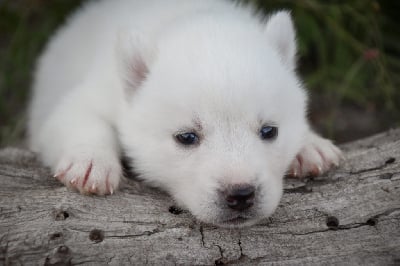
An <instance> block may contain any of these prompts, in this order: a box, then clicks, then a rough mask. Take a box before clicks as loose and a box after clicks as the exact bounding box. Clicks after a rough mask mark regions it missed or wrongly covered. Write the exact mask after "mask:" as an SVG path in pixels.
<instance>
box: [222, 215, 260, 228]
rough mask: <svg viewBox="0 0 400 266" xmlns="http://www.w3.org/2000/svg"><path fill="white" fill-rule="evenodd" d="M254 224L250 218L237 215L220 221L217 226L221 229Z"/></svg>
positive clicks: (253, 220)
mask: <svg viewBox="0 0 400 266" xmlns="http://www.w3.org/2000/svg"><path fill="white" fill-rule="evenodd" d="M254 222H255V219H254V218H252V217H246V216H241V215H238V216H236V217H234V218H229V219H227V220H223V221H221V222H220V223H219V225H220V226H221V227H245V226H250V225H252V224H253V223H254Z"/></svg>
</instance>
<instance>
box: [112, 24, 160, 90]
mask: <svg viewBox="0 0 400 266" xmlns="http://www.w3.org/2000/svg"><path fill="white" fill-rule="evenodd" d="M155 50H156V49H155V48H154V47H153V46H152V45H151V44H150V41H149V40H148V39H147V38H146V37H145V36H143V35H142V34H140V33H132V32H127V31H124V32H120V33H119V35H118V40H117V47H116V53H117V61H118V65H119V72H120V73H121V78H122V81H123V86H124V90H125V92H126V93H127V94H128V95H131V94H132V93H133V92H134V91H135V90H136V89H137V88H139V87H140V85H142V83H143V82H144V81H145V80H146V78H147V75H148V74H149V67H150V65H151V63H152V61H153V59H154V56H155V53H156V51H155Z"/></svg>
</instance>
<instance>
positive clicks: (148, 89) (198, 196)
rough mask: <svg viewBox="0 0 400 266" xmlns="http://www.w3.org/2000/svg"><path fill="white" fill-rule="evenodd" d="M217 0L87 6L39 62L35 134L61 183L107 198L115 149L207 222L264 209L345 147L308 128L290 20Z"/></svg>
mask: <svg viewBox="0 0 400 266" xmlns="http://www.w3.org/2000/svg"><path fill="white" fill-rule="evenodd" d="M253 11H254V10H253V9H252V8H250V7H244V6H240V5H236V4H234V3H232V2H230V1H224V0H219V1H216V0H202V1H198V0H168V1H164V0H115V1H105V0H103V1H95V2H91V3H90V4H88V5H86V6H85V7H83V8H81V9H80V11H78V12H77V13H76V14H75V15H73V16H72V17H71V18H70V20H69V21H68V22H67V23H66V25H65V26H64V27H63V28H62V29H61V30H59V31H58V33H57V34H56V35H55V36H54V38H53V39H52V41H51V42H50V43H49V45H48V46H47V49H46V50H45V52H44V54H43V55H42V57H41V58H40V60H39V64H38V68H37V71H36V75H35V83H34V92H33V98H32V102H31V106H30V123H29V131H30V143H31V147H32V149H33V150H35V151H38V152H39V153H40V155H41V157H42V160H43V162H44V163H45V164H46V165H49V166H50V167H51V168H52V170H53V171H54V173H55V176H56V177H57V178H58V179H59V180H60V181H61V182H63V183H64V184H65V185H67V186H68V187H71V188H75V189H77V190H79V191H80V192H81V193H93V194H99V195H103V194H112V193H113V192H114V191H115V190H116V189H117V188H118V184H119V182H120V179H121V177H122V169H121V164H120V160H119V157H120V154H121V153H122V152H123V153H124V154H126V155H127V156H128V157H129V158H131V159H132V162H133V167H134V169H135V172H137V173H138V174H139V175H140V176H141V177H142V178H143V179H144V180H146V181H148V182H149V183H151V184H153V185H156V186H159V187H161V188H163V189H165V190H167V191H168V192H169V193H170V194H171V195H172V196H173V197H174V199H175V200H176V201H177V203H178V204H180V205H181V206H183V207H185V208H188V209H189V210H190V211H191V212H192V213H193V214H194V215H195V216H196V217H197V218H199V219H200V220H202V221H205V222H209V223H214V224H218V225H222V226H243V225H250V224H253V223H255V222H257V221H258V220H259V219H261V218H264V217H266V216H268V215H270V214H271V213H272V212H273V211H274V209H275V208H276V207H277V205H278V203H279V200H280V198H281V194H282V180H283V176H284V175H285V173H287V172H288V171H289V173H291V174H292V175H295V176H299V177H302V176H306V175H309V174H313V175H316V174H320V173H323V172H325V171H327V170H328V169H329V168H330V167H331V166H332V165H337V164H338V162H339V158H340V151H339V150H338V149H337V148H336V147H335V146H334V145H333V144H332V143H331V142H330V141H328V140H326V139H323V138H321V137H319V136H317V135H316V134H315V133H313V132H312V131H311V129H310V127H309V126H308V123H307V120H306V102H307V99H306V93H305V91H304V90H303V88H302V85H301V81H300V80H299V79H298V77H297V76H296V73H295V54H296V44H295V32H294V29H293V25H292V21H291V18H290V15H289V14H288V13H287V12H278V13H275V14H273V15H272V16H270V17H269V19H268V20H267V21H265V20H263V19H262V17H261V16H259V15H255V12H253Z"/></svg>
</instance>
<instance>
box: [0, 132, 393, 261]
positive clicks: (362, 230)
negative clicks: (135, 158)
mask: <svg viewBox="0 0 400 266" xmlns="http://www.w3.org/2000/svg"><path fill="white" fill-rule="evenodd" d="M342 148H343V150H344V151H345V156H346V160H345V162H344V163H343V164H342V166H341V167H340V168H339V169H337V170H335V171H332V172H331V173H329V174H328V175H327V176H324V177H320V178H317V179H314V180H306V181H303V182H300V181H297V182H296V181H293V180H287V182H286V183H287V184H286V189H285V192H286V193H284V196H283V199H282V201H281V204H280V207H279V208H278V209H277V211H276V212H275V214H274V215H273V216H272V217H271V218H270V219H268V220H266V221H264V222H262V223H261V224H259V225H257V226H253V227H251V228H246V229H241V230H227V229H219V228H216V227H213V226H208V225H202V224H199V223H198V222H196V220H195V219H193V218H192V216H191V215H190V214H189V213H188V212H186V211H184V212H182V213H180V214H173V213H171V212H169V208H170V206H172V205H173V201H172V200H171V199H170V197H169V196H167V195H165V194H164V193H161V192H159V191H157V190H154V189H150V188H147V187H146V186H144V185H142V184H140V183H139V182H138V181H133V180H129V181H127V182H126V184H125V186H124V188H123V189H122V191H121V192H119V193H117V194H116V195H113V196H108V197H88V196H82V195H79V194H78V193H75V192H71V191H68V190H67V189H66V188H65V187H63V186H62V185H61V184H59V183H58V182H57V181H56V180H53V178H52V177H51V176H50V174H49V172H48V170H46V169H45V168H43V167H41V166H40V164H39V163H38V162H37V161H36V160H35V156H34V154H32V153H30V152H28V151H25V150H21V149H13V148H9V149H3V150H1V151H0V264H5V265H43V264H45V265H65V264H73V265H75V264H85V265H107V264H109V265H127V264H137V265H144V264H158V265H168V264H171V265H173V264H188V265H195V264H198V265H213V264H223V263H229V264H232V265H235V264H250V263H251V264H262V265H272V264H273V265H299V264H307V265H324V264H325V265H326V264H339V265H343V264H346V265H349V264H350V265H355V264H360V265H399V264H400V129H398V130H391V131H389V132H386V133H383V134H380V135H377V136H374V137H371V138H368V139H365V140H361V141H356V142H353V143H350V144H348V145H344V146H342ZM178 213H179V212H178Z"/></svg>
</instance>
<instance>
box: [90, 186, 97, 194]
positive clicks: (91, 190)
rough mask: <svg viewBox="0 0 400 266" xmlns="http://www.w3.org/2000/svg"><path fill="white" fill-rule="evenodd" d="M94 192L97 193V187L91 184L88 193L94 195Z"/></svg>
mask: <svg viewBox="0 0 400 266" xmlns="http://www.w3.org/2000/svg"><path fill="white" fill-rule="evenodd" d="M96 191H97V186H96V184H93V185H92V186H91V187H90V189H89V192H90V193H96Z"/></svg>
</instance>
